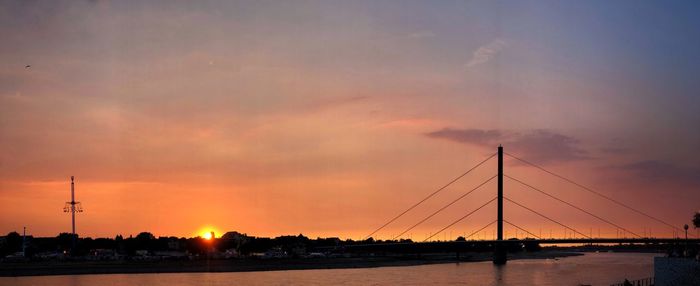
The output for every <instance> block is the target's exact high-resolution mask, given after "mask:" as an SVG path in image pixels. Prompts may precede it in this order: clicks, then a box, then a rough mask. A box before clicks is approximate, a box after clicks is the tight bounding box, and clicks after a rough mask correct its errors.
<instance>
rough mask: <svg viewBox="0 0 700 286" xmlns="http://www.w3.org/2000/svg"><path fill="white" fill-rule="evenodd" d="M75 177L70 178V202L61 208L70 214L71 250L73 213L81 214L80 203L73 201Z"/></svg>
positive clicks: (73, 225) (73, 232) (74, 237)
mask: <svg viewBox="0 0 700 286" xmlns="http://www.w3.org/2000/svg"><path fill="white" fill-rule="evenodd" d="M74 180H75V177H73V176H70V202H66V204H65V205H64V206H63V212H65V213H70V214H71V224H72V232H71V233H72V234H73V249H75V240H76V238H77V235H76V234H75V213H81V212H83V206H82V205H81V204H80V202H76V201H75V181H74Z"/></svg>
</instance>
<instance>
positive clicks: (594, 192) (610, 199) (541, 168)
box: [503, 152, 682, 231]
mask: <svg viewBox="0 0 700 286" xmlns="http://www.w3.org/2000/svg"><path fill="white" fill-rule="evenodd" d="M503 153H504V154H506V155H508V156H509V157H511V158H513V159H516V160H518V161H520V162H523V163H525V164H527V165H530V166H532V167H535V168H537V169H540V170H541V171H543V172H545V173H548V174H550V175H552V176H555V177H557V178H559V179H562V180H564V181H566V182H569V183H571V184H573V185H575V186H577V187H579V188H581V189H583V190H586V191H588V192H590V193H593V194H595V195H598V196H600V197H602V198H604V199H606V200H608V201H611V202H613V203H615V204H618V205H620V206H622V207H625V208H627V209H629V210H631V211H634V212H636V213H638V214H641V215H643V216H645V217H648V218H650V219H653V220H655V221H657V222H660V223H662V224H665V225H667V226H669V227H671V228H673V229H675V230H678V231H682V230H681V228H680V227H677V226H674V225H672V224H670V223H668V222H665V221H663V220H661V219H659V218H656V217H654V216H652V215H650V214H647V213H645V212H643V211H640V210H638V209H635V208H633V207H631V206H628V205H627V204H625V203H623V202H620V201H618V200H616V199H613V198H611V197H609V196H606V195H604V194H602V193H600V192H596V191H594V190H593V189H591V188H589V187H586V186H584V185H582V184H579V183H577V182H575V181H573V180H571V179H569V178H566V177H564V176H562V175H559V174H556V173H554V172H552V171H549V170H547V169H545V168H543V167H542V166H539V165H537V164H535V163H532V162H529V161H527V160H525V159H521V158H518V157H516V156H514V155H512V154H509V153H506V152H503Z"/></svg>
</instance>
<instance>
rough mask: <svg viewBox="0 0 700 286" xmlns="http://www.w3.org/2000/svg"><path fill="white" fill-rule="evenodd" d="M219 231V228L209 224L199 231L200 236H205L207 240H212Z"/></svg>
mask: <svg viewBox="0 0 700 286" xmlns="http://www.w3.org/2000/svg"><path fill="white" fill-rule="evenodd" d="M217 232H218V230H217V229H214V228H213V227H210V226H207V227H203V228H201V229H200V230H199V231H198V232H197V233H199V236H200V237H201V238H204V239H206V240H210V239H212V238H216V233H217Z"/></svg>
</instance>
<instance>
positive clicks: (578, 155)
mask: <svg viewBox="0 0 700 286" xmlns="http://www.w3.org/2000/svg"><path fill="white" fill-rule="evenodd" d="M426 135H427V136H428V137H430V138H437V139H447V140H450V141H454V142H458V143H462V144H469V145H475V146H479V147H495V146H497V145H499V144H503V145H504V146H505V147H506V148H508V149H509V150H511V152H513V153H514V154H517V155H519V156H520V157H522V158H525V159H528V160H533V161H536V162H538V163H543V164H546V163H557V162H566V161H575V160H583V159H587V158H589V156H588V152H586V151H585V150H583V149H582V148H581V147H580V146H579V140H577V139H575V138H573V137H569V136H567V135H563V134H560V133H557V132H554V131H550V130H532V131H528V132H526V133H517V132H509V131H502V130H482V129H452V128H444V129H441V130H437V131H433V132H430V133H427V134H426Z"/></svg>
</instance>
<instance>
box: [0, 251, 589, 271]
mask: <svg viewBox="0 0 700 286" xmlns="http://www.w3.org/2000/svg"><path fill="white" fill-rule="evenodd" d="M575 255H582V253H575V252H552V251H546V252H544V251H543V252H535V253H517V254H509V257H508V258H509V259H510V260H514V259H545V258H557V257H566V256H575ZM490 260H491V254H485V253H472V254H462V255H461V256H460V258H459V259H457V258H456V257H455V256H453V255H452V256H447V255H422V256H421V257H405V256H404V257H352V258H313V259H308V258H307V259H292V258H285V259H234V260H209V261H207V260H197V261H153V262H136V261H99V262H98V261H92V262H90V261H80V262H65V261H47V262H23V263H0V276H2V277H8V276H39V275H79V274H128V273H187V272H243V271H274V270H304V269H339V268H371V267H385V266H412V265H425V264H437V263H457V262H477V261H490Z"/></svg>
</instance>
